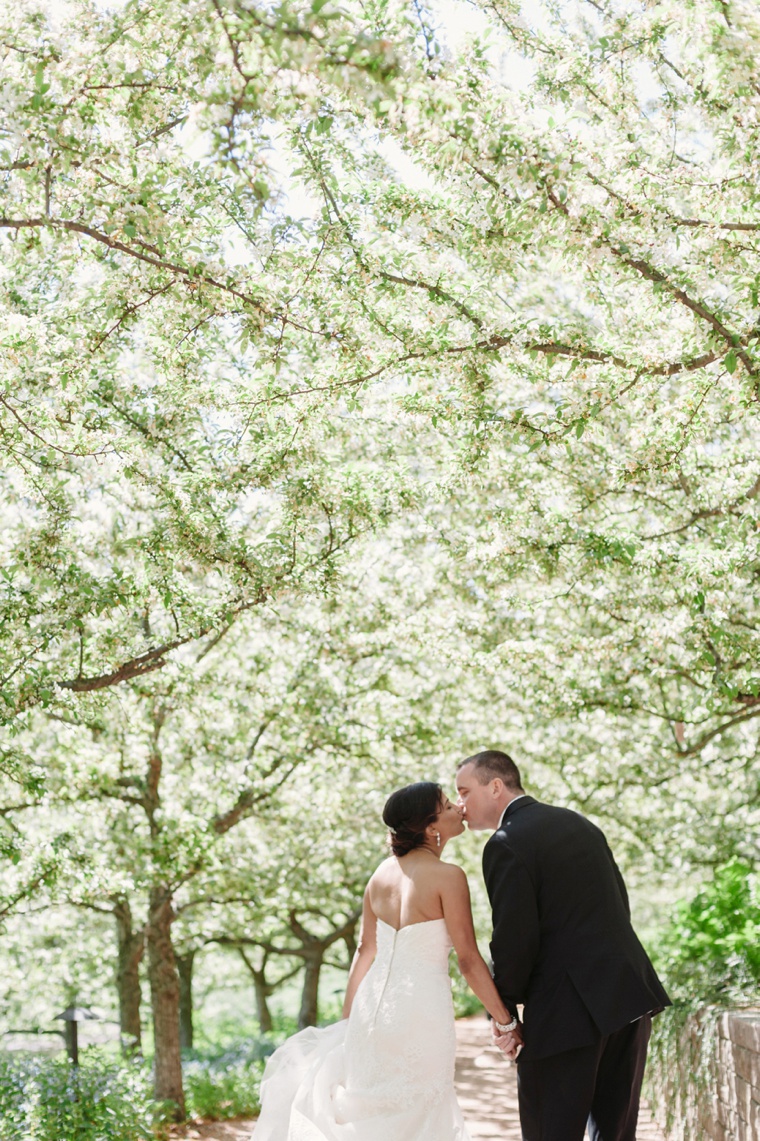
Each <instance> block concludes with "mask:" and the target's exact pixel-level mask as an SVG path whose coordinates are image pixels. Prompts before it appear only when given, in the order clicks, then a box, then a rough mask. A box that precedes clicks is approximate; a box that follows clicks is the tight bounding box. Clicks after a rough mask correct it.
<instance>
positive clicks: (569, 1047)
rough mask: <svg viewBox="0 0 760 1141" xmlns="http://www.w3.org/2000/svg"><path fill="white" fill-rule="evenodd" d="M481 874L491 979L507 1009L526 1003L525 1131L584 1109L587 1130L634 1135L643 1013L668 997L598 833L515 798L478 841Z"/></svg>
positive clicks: (563, 1135)
mask: <svg viewBox="0 0 760 1141" xmlns="http://www.w3.org/2000/svg"><path fill="white" fill-rule="evenodd" d="M483 874H484V877H485V882H486V888H487V889H488V895H489V899H490V901H491V908H492V911H493V939H492V942H491V958H492V960H493V965H494V981H495V982H496V986H497V988H498V990H499V993H500V994H501V996H502V998H503V1000H504V1002H505V1004H506V1006H507V1007H508V1008H509V1009H510V1010H511V1011H512V1012H513V1013H514V1012H515V1011H516V1008H517V1004H518V1003H519V1004H524V1007H525V1009H524V1034H525V1047H524V1049H523V1051H522V1053H521V1055H520V1062H519V1068H518V1075H519V1080H520V1087H521V1091H520V1092H521V1096H520V1113H521V1120H522V1122H523V1136H524V1138H525V1139H526V1141H555V1138H556V1141H574V1138H575V1137H576V1136H577V1137H579V1138H580V1137H582V1136H583V1130H584V1128H585V1120H586V1117H588V1116H589V1115H591V1118H592V1136H598V1137H600V1138H603V1141H628V1138H630V1139H631V1141H633V1138H634V1137H635V1115H636V1114H637V1112H638V1099H639V1092H640V1087H641V1078H642V1077H643V1067H644V1059H645V1056H646V1045H647V1040H648V1036H649V1018H648V1017H646V1016H647V1015H649V1014H651V1013H653V1012H655V1011H658V1010H661V1009H662V1008H663V1007H664V1006H667V1005H669V999H668V996H667V994H666V993H665V991H664V989H663V987H662V984H661V983H660V980H659V979H658V978H657V975H656V974H655V971H654V968H653V967H652V964H651V963H650V961H649V959H648V957H647V955H646V952H645V951H644V948H643V947H642V946H641V943H640V942H639V940H638V939H637V937H636V934H635V932H634V930H633V928H632V926H631V922H630V909H629V906H628V896H627V893H626V890H625V884H624V883H623V878H622V876H621V874H620V872H619V870H618V868H617V865H616V864H615V861H614V859H613V857H612V853H611V852H610V849H609V847H608V845H607V841H606V840H605V838H604V834H603V833H602V832H601V831H600V829H599V828H597V827H596V826H595V825H594V824H592V823H591V822H590V821H589V820H586V819H585V817H583V816H580V815H579V814H578V813H577V812H570V811H569V810H568V809H565V808H553V807H551V806H550V805H547V804H539V803H538V801H536V800H534V799H533V797H531V796H525V797H520V798H519V799H518V800H515V801H513V802H512V803H511V804H510V805H509V806H508V807H507V810H506V812H505V814H504V817H503V819H502V822H501V825H500V826H499V828H498V829H497V830H496V832H495V833H494V834H493V836H492V837H491V838H490V840H489V841H488V843H487V844H486V847H485V849H484V852H483ZM559 1055H562V1057H561V1058H560V1057H559ZM613 1057H614V1059H615V1062H614V1066H613V1067H612V1069H610V1061H611V1059H612V1058H613ZM592 1071H593V1073H592ZM570 1075H572V1077H570ZM620 1075H622V1080H621V1078H620ZM565 1078H567V1080H565ZM558 1084H559V1086H560V1087H562V1089H558ZM602 1085H603V1087H604V1088H603V1089H602ZM632 1087H635V1088H632ZM563 1090H564V1092H562V1091H563ZM538 1100H541V1101H542V1102H543V1103H544V1104H543V1106H542V1105H537V1104H536V1103H537V1101H538ZM602 1102H604V1105H603V1104H602ZM608 1103H610V1104H608ZM611 1103H614V1104H611ZM599 1117H601V1118H603V1119H604V1121H603V1122H602V1123H600V1122H599V1121H598V1120H597V1121H596V1125H594V1120H595V1119H596V1118H599ZM632 1118H633V1125H632V1127H631V1119H632ZM579 1121H581V1122H582V1124H581V1126H580V1133H578V1132H577V1129H578V1122H579ZM631 1128H632V1129H633V1132H631ZM595 1130H596V1132H595Z"/></svg>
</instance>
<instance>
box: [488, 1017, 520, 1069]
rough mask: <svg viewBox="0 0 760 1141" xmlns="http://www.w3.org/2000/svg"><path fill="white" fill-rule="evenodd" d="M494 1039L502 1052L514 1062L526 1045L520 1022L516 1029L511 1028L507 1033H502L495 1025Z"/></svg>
mask: <svg viewBox="0 0 760 1141" xmlns="http://www.w3.org/2000/svg"><path fill="white" fill-rule="evenodd" d="M493 1041H494V1045H496V1046H498V1047H499V1049H500V1050H501V1052H502V1054H504V1056H505V1057H507V1058H509V1059H510V1061H512V1062H514V1061H516V1060H517V1055H518V1054H519V1053H520V1050H521V1049H522V1047H523V1045H524V1040H523V1035H522V1026H521V1025H520V1024H519V1023H518V1025H517V1026H516V1027H515V1029H514V1030H510V1031H509V1032H508V1033H507V1034H501V1033H499V1031H498V1030H497V1029H496V1027H495V1026H494V1027H493Z"/></svg>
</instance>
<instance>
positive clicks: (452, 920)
mask: <svg viewBox="0 0 760 1141" xmlns="http://www.w3.org/2000/svg"><path fill="white" fill-rule="evenodd" d="M441 870H442V871H443V870H444V869H443V867H442V868H441ZM445 873H446V874H445V878H444V879H443V880H442V884H441V903H442V905H443V917H444V919H445V920H446V927H447V928H448V931H449V935H450V936H451V941H452V943H453V944H454V950H455V951H456V955H457V959H458V960H459V969H460V971H461V972H462V974H463V975H464V977H465V980H466V982H467V985H468V986H469V988H470V990H471V991H473V993H474V994H476V995H477V997H478V998H479V999H480V1001H481V1002H482V1003H483V1006H484V1007H485V1008H486V1010H487V1011H488V1013H489V1014H490V1015H491V1017H492V1018H493V1019H495V1021H496V1022H501V1023H502V1024H505V1023H508V1022H511V1021H512V1015H511V1014H510V1013H509V1011H508V1010H507V1008H506V1006H505V1005H504V1003H503V1002H502V1000H501V997H500V995H499V992H498V991H497V989H496V986H495V984H494V981H493V979H492V978H491V972H490V971H489V969H488V967H487V966H486V963H485V960H484V959H483V956H482V955H481V953H480V951H479V950H478V944H477V941H476V939H475V928H474V927H473V923H472V907H471V905H470V888H469V886H468V883H467V877H466V875H465V874H464V872H463V871H462V869H461V868H459V867H457V866H456V865H455V864H447V865H446V866H445Z"/></svg>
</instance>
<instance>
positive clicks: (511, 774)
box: [457, 749, 522, 792]
mask: <svg viewBox="0 0 760 1141" xmlns="http://www.w3.org/2000/svg"><path fill="white" fill-rule="evenodd" d="M465 765H472V767H473V770H474V773H475V779H476V781H477V782H478V784H488V782H489V781H491V780H495V779H496V778H497V777H498V778H499V780H500V781H501V782H502V784H503V785H504V787H505V788H508V789H509V791H510V792H514V791H516V790H517V789H519V790H520V791H521V792H522V784H521V782H520V770H519V769H518V767H517V765H516V764H515V762H514V761H513V760H512V758H511V757H510V756H509V755H508V754H507V753H501V752H499V750H498V749H486V750H485V751H484V752H482V753H475V755H474V756H472V757H468V758H467V760H465V761H462V763H461V765H459V767H458V769H457V772H458V771H459V769H463V768H464V766H465Z"/></svg>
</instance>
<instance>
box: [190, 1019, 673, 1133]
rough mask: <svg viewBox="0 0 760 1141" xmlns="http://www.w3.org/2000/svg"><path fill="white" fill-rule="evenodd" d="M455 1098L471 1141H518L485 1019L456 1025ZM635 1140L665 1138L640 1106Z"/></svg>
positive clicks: (243, 1125) (221, 1125)
mask: <svg viewBox="0 0 760 1141" xmlns="http://www.w3.org/2000/svg"><path fill="white" fill-rule="evenodd" d="M456 1087H457V1096H458V1097H459V1102H460V1104H461V1106H462V1110H463V1112H464V1116H465V1120H466V1121H467V1125H468V1128H469V1130H470V1135H471V1137H472V1141H490V1139H491V1138H495V1137H498V1138H500V1141H520V1118H519V1115H518V1111H517V1071H516V1069H515V1067H514V1066H513V1065H512V1064H511V1063H510V1062H508V1061H507V1059H506V1058H504V1057H503V1056H502V1054H500V1053H499V1051H498V1050H497V1049H496V1047H495V1046H491V1045H490V1044H489V1035H488V1028H487V1026H486V1023H485V1021H484V1019H483V1017H482V1016H481V1015H476V1016H475V1017H474V1018H462V1019H460V1020H459V1021H458V1022H457V1068H456ZM254 1124H255V1123H254V1121H252V1120H247V1121H228V1122H217V1123H215V1124H209V1125H191V1126H188V1127H187V1131H186V1132H185V1133H184V1134H178V1136H183V1137H184V1138H186V1139H187V1141H248V1139H249V1138H250V1136H251V1132H252V1130H253V1126H254ZM637 1141H664V1137H663V1134H662V1133H661V1132H660V1130H659V1129H658V1127H657V1126H656V1125H655V1123H654V1122H653V1121H652V1118H651V1115H650V1114H649V1111H648V1110H647V1109H646V1107H642V1111H641V1114H640V1117H639V1127H638V1130H637Z"/></svg>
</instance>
